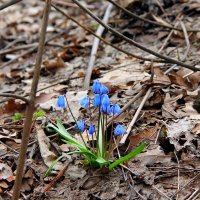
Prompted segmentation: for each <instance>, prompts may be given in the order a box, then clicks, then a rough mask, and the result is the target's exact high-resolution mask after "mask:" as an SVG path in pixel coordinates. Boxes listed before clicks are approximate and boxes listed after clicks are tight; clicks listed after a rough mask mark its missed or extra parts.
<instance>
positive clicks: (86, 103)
mask: <svg viewBox="0 0 200 200" xmlns="http://www.w3.org/2000/svg"><path fill="white" fill-rule="evenodd" d="M79 104H80V106H81V107H83V108H88V107H89V106H90V99H89V96H86V97H83V98H82V99H81V100H80V101H79Z"/></svg>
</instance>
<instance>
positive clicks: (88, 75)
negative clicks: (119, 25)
mask: <svg viewBox="0 0 200 200" xmlns="http://www.w3.org/2000/svg"><path fill="white" fill-rule="evenodd" d="M112 7H113V5H112V4H111V3H109V4H108V7H107V8H106V11H105V14H104V17H103V19H102V21H103V22H104V23H105V24H107V23H108V20H109V16H110V13H111V10H112ZM104 29H105V28H104V27H103V26H101V25H99V26H98V29H97V31H96V34H97V35H98V36H100V37H101V35H102V34H103V32H104ZM99 42H100V39H99V38H96V37H95V38H94V41H93V45H92V50H91V53H90V59H89V62H88V66H87V70H86V73H85V79H84V84H83V88H84V89H86V90H88V89H89V87H90V79H91V75H92V69H93V66H94V63H95V60H96V54H97V50H98V47H99Z"/></svg>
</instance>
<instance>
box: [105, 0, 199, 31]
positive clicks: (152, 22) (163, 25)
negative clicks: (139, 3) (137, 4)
mask: <svg viewBox="0 0 200 200" xmlns="http://www.w3.org/2000/svg"><path fill="white" fill-rule="evenodd" d="M107 1H109V2H110V3H112V4H113V5H115V6H116V7H117V8H119V9H121V10H123V11H124V12H125V13H126V14H128V15H129V16H132V17H135V18H136V19H138V20H141V21H144V22H147V23H149V24H154V25H156V26H161V27H164V28H169V29H172V30H177V31H183V30H182V29H180V28H177V27H176V26H170V25H169V26H168V25H166V24H161V23H159V22H156V21H152V20H149V19H146V18H143V17H140V16H138V15H136V14H135V13H133V12H131V11H129V10H127V9H126V8H123V7H122V6H120V5H119V4H117V3H116V2H114V1H113V0H107ZM187 31H188V32H200V30H199V29H188V30H187Z"/></svg>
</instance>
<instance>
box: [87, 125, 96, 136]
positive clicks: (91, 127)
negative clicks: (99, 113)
mask: <svg viewBox="0 0 200 200" xmlns="http://www.w3.org/2000/svg"><path fill="white" fill-rule="evenodd" d="M94 131H95V127H94V124H91V125H90V127H89V129H88V132H89V134H90V135H92V134H93V133H94Z"/></svg>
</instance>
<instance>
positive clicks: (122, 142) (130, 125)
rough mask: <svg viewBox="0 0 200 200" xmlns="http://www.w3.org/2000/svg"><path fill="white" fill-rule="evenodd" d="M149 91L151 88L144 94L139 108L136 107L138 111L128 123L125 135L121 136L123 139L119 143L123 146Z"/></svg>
mask: <svg viewBox="0 0 200 200" xmlns="http://www.w3.org/2000/svg"><path fill="white" fill-rule="evenodd" d="M151 91H152V88H151V87H150V88H149V89H148V90H147V92H146V94H145V96H144V98H143V99H142V102H141V103H140V106H139V107H138V109H137V111H136V113H135V115H134V117H133V119H132V120H131V123H130V124H129V126H128V129H127V131H126V133H127V134H125V135H123V137H122V139H121V141H120V144H124V143H125V141H126V139H127V137H128V136H129V134H130V132H131V129H132V127H133V125H134V124H135V122H136V120H137V118H138V115H139V114H140V111H141V110H142V108H143V106H144V104H145V102H146V100H147V99H148V97H149V95H150V93H151Z"/></svg>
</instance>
